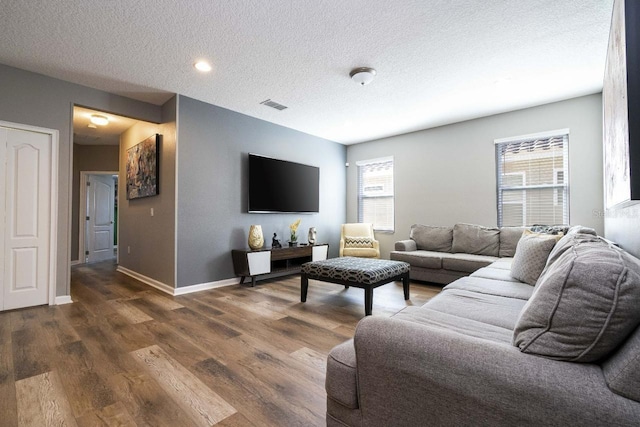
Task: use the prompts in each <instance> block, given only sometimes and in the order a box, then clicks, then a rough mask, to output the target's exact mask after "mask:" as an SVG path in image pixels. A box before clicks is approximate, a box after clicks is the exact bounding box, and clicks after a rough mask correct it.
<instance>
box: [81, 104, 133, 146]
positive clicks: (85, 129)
mask: <svg viewBox="0 0 640 427" xmlns="http://www.w3.org/2000/svg"><path fill="white" fill-rule="evenodd" d="M93 114H98V115H101V116H105V117H107V118H108V119H109V124H107V125H104V126H95V127H93V128H90V127H89V124H90V123H91V115H93ZM136 123H138V120H134V119H130V118H128V117H122V116H117V115H115V114H109V113H104V112H102V111H95V110H90V109H88V108H83V107H73V143H74V144H80V145H118V144H120V134H121V133H122V132H124V131H126V130H127V129H129V128H130V127H131V126H133V125H134V124H136Z"/></svg>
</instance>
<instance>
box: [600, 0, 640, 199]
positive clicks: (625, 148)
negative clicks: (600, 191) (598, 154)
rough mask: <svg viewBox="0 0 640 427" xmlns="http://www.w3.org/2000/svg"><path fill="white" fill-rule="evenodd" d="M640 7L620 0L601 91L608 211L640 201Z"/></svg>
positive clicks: (612, 28) (615, 9)
mask: <svg viewBox="0 0 640 427" xmlns="http://www.w3.org/2000/svg"><path fill="white" fill-rule="evenodd" d="M639 18H640V4H639V3H638V2H636V1H625V0H616V1H615V2H614V7H613V16H612V19H611V32H610V34H609V47H608V50H607V62H606V66H605V75H604V87H603V90H602V107H603V119H604V120H603V133H604V135H603V137H604V192H605V194H604V198H605V207H606V208H607V209H611V208H614V207H621V206H626V205H628V204H631V203H637V201H638V200H640V123H639V121H638V119H639V118H640V77H639V76H638V72H640V54H639V50H638V47H639V45H640V31H639V30H638V19H639Z"/></svg>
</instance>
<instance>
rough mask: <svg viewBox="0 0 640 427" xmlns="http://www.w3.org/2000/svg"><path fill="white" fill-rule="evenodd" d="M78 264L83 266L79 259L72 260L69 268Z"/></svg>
mask: <svg viewBox="0 0 640 427" xmlns="http://www.w3.org/2000/svg"><path fill="white" fill-rule="evenodd" d="M78 264H83V262H82V261H80V260H79V259H76V260H73V261H71V266H72V267H73V266H74V265H78Z"/></svg>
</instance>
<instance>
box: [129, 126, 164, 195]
mask: <svg viewBox="0 0 640 427" xmlns="http://www.w3.org/2000/svg"><path fill="white" fill-rule="evenodd" d="M159 145H160V135H159V134H155V135H152V136H150V137H149V138H147V139H145V140H144V141H142V142H140V143H139V144H136V145H134V146H133V147H131V148H129V149H128V150H127V171H126V172H127V174H126V175H127V193H126V194H127V199H128V200H133V199H139V198H141V197H150V196H156V195H157V194H158V192H159V191H158V190H159V188H158V182H159V173H158V172H159V171H158V163H159V161H158V160H159V158H158V156H159Z"/></svg>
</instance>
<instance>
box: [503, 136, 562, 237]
mask: <svg viewBox="0 0 640 427" xmlns="http://www.w3.org/2000/svg"><path fill="white" fill-rule="evenodd" d="M496 165H497V182H498V226H499V227H506V226H529V225H534V224H548V225H553V224H569V179H568V178H569V133H568V131H557V132H555V133H553V135H552V136H549V134H546V135H539V136H538V137H536V136H533V137H528V138H514V139H513V140H511V141H509V140H500V141H496Z"/></svg>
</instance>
